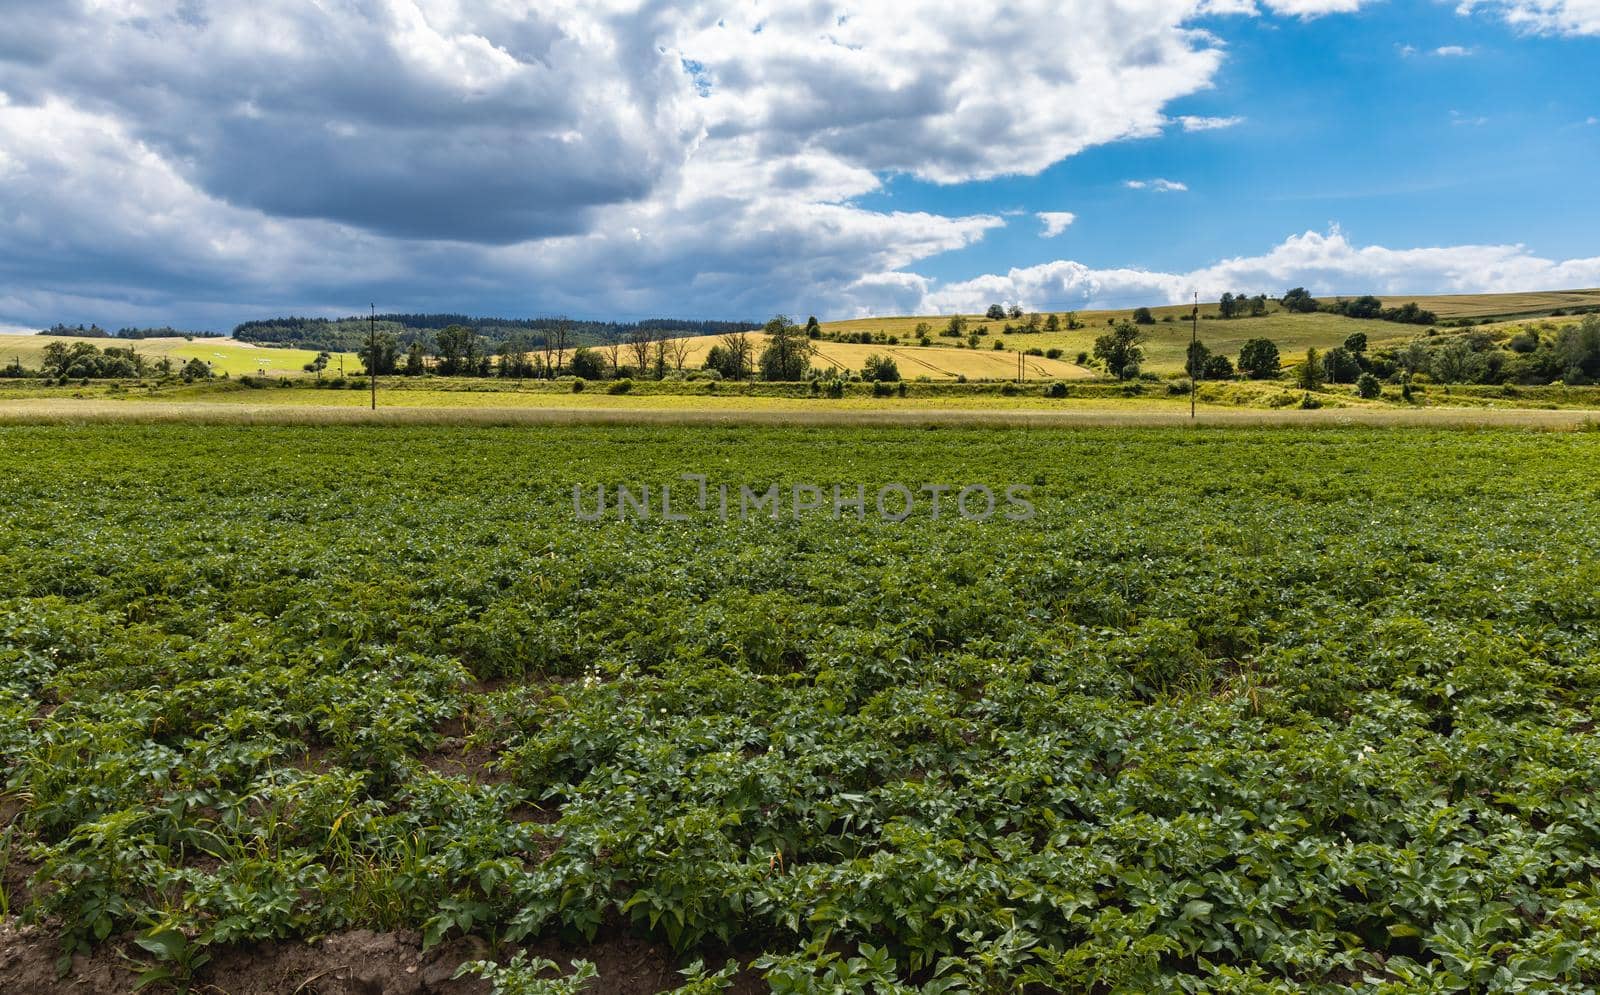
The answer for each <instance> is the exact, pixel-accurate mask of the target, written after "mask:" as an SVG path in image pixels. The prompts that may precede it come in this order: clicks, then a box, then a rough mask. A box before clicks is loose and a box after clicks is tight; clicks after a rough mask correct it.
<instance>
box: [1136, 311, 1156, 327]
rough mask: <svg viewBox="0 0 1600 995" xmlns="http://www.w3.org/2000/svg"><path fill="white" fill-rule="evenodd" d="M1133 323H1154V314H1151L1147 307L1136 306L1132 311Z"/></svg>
mask: <svg viewBox="0 0 1600 995" xmlns="http://www.w3.org/2000/svg"><path fill="white" fill-rule="evenodd" d="M1133 323H1134V324H1135V325H1153V324H1155V323H1156V316H1155V315H1153V314H1151V313H1150V309H1149V308H1147V307H1142V308H1138V309H1136V310H1135V311H1134V312H1133Z"/></svg>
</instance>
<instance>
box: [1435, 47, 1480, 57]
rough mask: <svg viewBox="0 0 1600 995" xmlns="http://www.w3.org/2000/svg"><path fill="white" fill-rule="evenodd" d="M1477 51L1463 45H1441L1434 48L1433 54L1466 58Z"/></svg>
mask: <svg viewBox="0 0 1600 995" xmlns="http://www.w3.org/2000/svg"><path fill="white" fill-rule="evenodd" d="M1476 53H1477V49H1474V48H1466V47H1464V46H1462V45H1441V46H1439V47H1438V48H1436V49H1434V50H1433V54H1434V55H1437V56H1439V57H1440V58H1444V59H1464V58H1466V57H1467V56H1469V55H1474V54H1476Z"/></svg>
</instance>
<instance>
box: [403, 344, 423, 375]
mask: <svg viewBox="0 0 1600 995" xmlns="http://www.w3.org/2000/svg"><path fill="white" fill-rule="evenodd" d="M424 369H426V367H424V365H423V363H422V343H421V342H413V343H411V345H410V346H408V347H407V348H406V368H405V374H406V376H408V377H420V376H422V373H423V370H424Z"/></svg>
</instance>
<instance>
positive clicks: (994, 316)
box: [984, 304, 1006, 321]
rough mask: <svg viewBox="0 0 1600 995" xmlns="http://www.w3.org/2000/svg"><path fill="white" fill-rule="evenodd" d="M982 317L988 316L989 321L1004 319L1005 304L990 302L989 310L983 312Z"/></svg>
mask: <svg viewBox="0 0 1600 995" xmlns="http://www.w3.org/2000/svg"><path fill="white" fill-rule="evenodd" d="M984 317H986V318H988V319H989V320H990V321H1005V320H1006V309H1005V305H1003V304H990V305H989V310H988V311H986V312H984Z"/></svg>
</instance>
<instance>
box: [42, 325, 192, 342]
mask: <svg viewBox="0 0 1600 995" xmlns="http://www.w3.org/2000/svg"><path fill="white" fill-rule="evenodd" d="M38 334H40V335H58V336H63V337H67V338H74V339H215V338H221V337H222V333H221V332H184V331H179V330H178V329H176V328H172V327H162V328H119V329H117V330H116V331H115V332H108V331H106V330H105V329H104V328H101V327H100V326H99V325H97V324H90V325H89V326H88V327H85V326H83V325H63V324H60V323H57V324H54V325H51V326H50V327H49V328H46V329H45V330H44V331H42V332H39V333H38Z"/></svg>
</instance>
